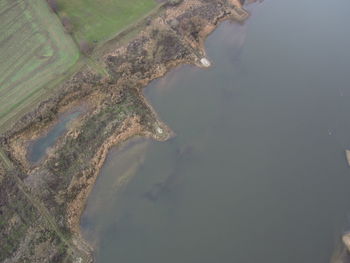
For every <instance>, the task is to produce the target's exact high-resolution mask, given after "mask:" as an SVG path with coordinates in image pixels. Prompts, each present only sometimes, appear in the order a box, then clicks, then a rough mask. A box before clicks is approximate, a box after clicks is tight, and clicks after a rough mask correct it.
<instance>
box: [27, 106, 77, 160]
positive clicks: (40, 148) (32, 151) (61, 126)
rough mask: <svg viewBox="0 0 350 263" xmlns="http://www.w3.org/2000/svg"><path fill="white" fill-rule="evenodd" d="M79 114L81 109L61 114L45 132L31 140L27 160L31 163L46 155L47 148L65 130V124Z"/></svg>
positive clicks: (52, 144)
mask: <svg viewBox="0 0 350 263" xmlns="http://www.w3.org/2000/svg"><path fill="white" fill-rule="evenodd" d="M80 114H81V111H74V112H70V113H67V114H64V115H62V116H61V117H60V119H59V120H58V122H57V123H56V124H55V125H54V126H53V127H52V128H51V129H50V130H49V131H48V133H47V134H45V135H44V136H42V137H40V138H39V139H37V140H35V141H33V142H31V143H30V145H29V148H28V160H29V161H30V162H32V163H36V162H39V161H40V160H41V159H42V158H43V157H44V156H45V155H46V152H47V150H48V149H49V148H50V147H52V146H54V144H55V143H56V141H57V140H58V138H59V137H60V136H62V135H63V134H64V133H65V132H66V131H67V125H68V124H69V123H70V122H71V121H72V120H74V119H75V118H77V117H78V116H79V115H80Z"/></svg>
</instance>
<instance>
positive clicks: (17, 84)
mask: <svg viewBox="0 0 350 263" xmlns="http://www.w3.org/2000/svg"><path fill="white" fill-rule="evenodd" d="M78 58H79V51H78V49H77V47H76V44H75V43H74V41H73V40H72V39H71V37H70V36H69V35H68V34H66V33H65V32H64V30H63V27H62V25H61V23H60V21H59V19H58V17H57V16H56V15H55V14H54V13H52V12H51V11H50V9H49V8H48V5H47V3H46V1H45V0H30V1H28V0H1V1H0V131H1V130H2V129H3V128H4V126H6V125H7V126H8V125H9V121H11V120H12V119H15V118H16V117H18V115H19V114H20V113H21V112H23V111H25V110H27V109H28V107H30V105H32V103H33V102H34V101H36V100H37V99H38V98H39V97H40V96H41V95H42V93H43V92H46V94H47V92H48V91H47V88H49V86H50V85H48V83H50V82H55V81H56V80H58V79H59V78H62V77H63V76H64V75H63V74H64V73H65V72H66V71H67V70H68V69H69V68H70V67H72V66H73V65H74V64H75V63H76V62H77V60H78Z"/></svg>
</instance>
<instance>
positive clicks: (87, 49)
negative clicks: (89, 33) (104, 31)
mask: <svg viewBox="0 0 350 263" xmlns="http://www.w3.org/2000/svg"><path fill="white" fill-rule="evenodd" d="M79 49H80V52H81V53H83V54H84V55H89V54H90V53H91V51H92V44H91V43H89V42H88V41H86V40H82V41H80V42H79Z"/></svg>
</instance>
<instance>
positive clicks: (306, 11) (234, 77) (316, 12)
mask: <svg viewBox="0 0 350 263" xmlns="http://www.w3.org/2000/svg"><path fill="white" fill-rule="evenodd" d="M247 9H248V10H249V11H250V12H251V14H252V15H251V17H250V18H249V20H248V21H247V22H246V23H244V24H243V25H239V24H236V23H230V22H225V23H223V24H222V25H220V27H219V28H218V29H217V30H216V31H215V32H214V33H213V34H212V35H211V36H210V37H209V38H208V39H207V41H206V48H207V55H208V58H209V59H210V61H211V62H212V64H213V66H212V67H211V68H209V69H198V68H196V67H195V66H190V65H185V66H181V67H179V68H177V69H174V70H173V71H171V72H170V73H169V74H167V76H166V77H164V78H162V79H160V80H156V81H154V82H152V84H151V85H149V87H147V88H146V89H145V95H146V97H147V98H148V99H149V101H150V103H151V104H152V105H153V107H154V108H155V109H156V110H157V111H158V113H159V116H160V117H161V119H162V120H163V121H164V122H166V123H167V124H168V125H169V126H170V127H171V128H172V129H173V130H174V132H175V133H176V134H177V136H176V137H175V138H174V139H171V140H169V141H167V142H154V141H152V140H146V139H141V138H136V139H133V140H132V141H131V142H129V143H126V144H124V145H122V147H118V148H116V149H113V150H112V151H111V153H110V154H109V157H108V160H107V162H106V163H105V165H104V167H103V169H102V171H101V175H100V177H99V178H98V180H97V183H96V185H95V187H94V190H93V192H92V193H91V195H90V197H89V200H88V203H87V207H86V210H85V212H84V215H83V217H82V221H81V226H82V230H83V233H84V236H85V237H86V238H87V239H88V240H89V241H90V242H91V244H92V245H94V247H95V248H96V260H97V262H98V263H109V262H111V263H112V262H113V263H114V262H121V263H139V262H144V263H160V262H166V263H178V262H181V263H197V262H198V263H213V262H220V263H221V262H230V263H232V262H235V263H252V262H259V263H296V262H297V263H310V262H317V263H326V262H330V258H331V256H332V254H333V252H334V251H335V249H336V247H337V246H338V244H339V242H340V236H341V234H342V233H343V232H344V231H347V230H349V229H350V224H349V223H350V168H349V167H348V165H347V163H346V160H345V154H344V151H345V150H346V149H348V148H350V117H349V114H350V103H349V100H350V52H349V49H350V34H349V24H350V16H349V14H348V12H349V10H350V1H348V0H335V1H326V0H317V1H315V0H314V1H312V0H295V1H290V0H269V1H264V2H262V3H258V4H253V5H248V6H247Z"/></svg>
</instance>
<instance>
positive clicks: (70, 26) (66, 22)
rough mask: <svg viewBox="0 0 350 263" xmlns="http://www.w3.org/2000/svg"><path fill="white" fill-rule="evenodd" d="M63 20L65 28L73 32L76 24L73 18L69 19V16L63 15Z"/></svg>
mask: <svg viewBox="0 0 350 263" xmlns="http://www.w3.org/2000/svg"><path fill="white" fill-rule="evenodd" d="M61 22H62V25H63V27H64V29H65V30H66V31H67V32H68V33H69V34H71V33H73V29H74V26H73V24H72V22H71V20H70V19H69V17H67V16H63V17H62V18H61Z"/></svg>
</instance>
